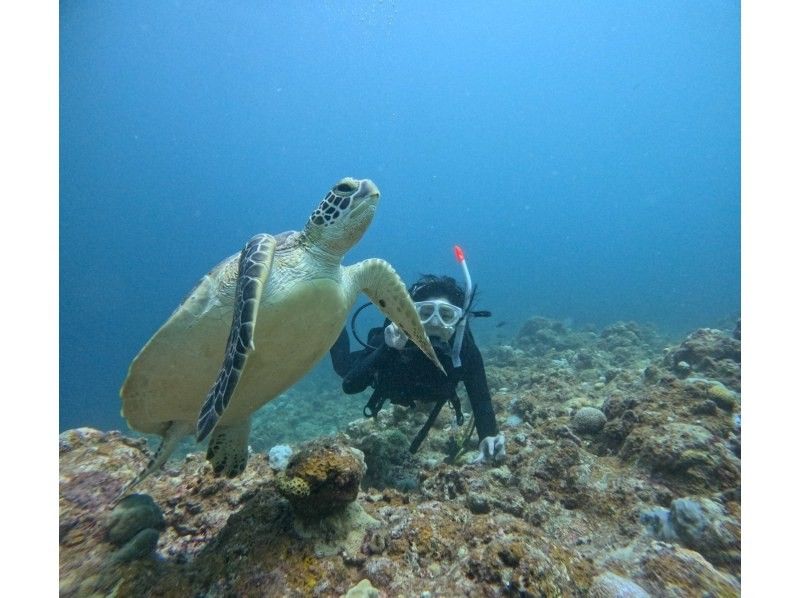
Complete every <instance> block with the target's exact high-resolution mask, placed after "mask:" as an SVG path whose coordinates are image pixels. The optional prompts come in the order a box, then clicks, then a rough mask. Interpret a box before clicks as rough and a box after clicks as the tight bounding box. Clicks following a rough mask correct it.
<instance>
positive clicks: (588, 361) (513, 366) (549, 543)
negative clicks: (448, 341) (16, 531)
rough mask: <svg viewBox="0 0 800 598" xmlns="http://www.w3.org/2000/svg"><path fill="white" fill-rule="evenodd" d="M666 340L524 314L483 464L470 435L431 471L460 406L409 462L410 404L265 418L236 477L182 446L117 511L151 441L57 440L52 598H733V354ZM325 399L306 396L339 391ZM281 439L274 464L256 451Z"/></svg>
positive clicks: (497, 381)
mask: <svg viewBox="0 0 800 598" xmlns="http://www.w3.org/2000/svg"><path fill="white" fill-rule="evenodd" d="M667 345H668V343H667V341H665V340H664V339H660V338H659V337H658V336H657V335H656V334H655V333H654V332H653V331H652V330H651V329H649V328H647V327H643V326H640V325H638V324H635V323H630V322H627V323H618V324H614V325H611V326H608V327H606V328H605V329H603V330H601V331H600V332H596V331H594V330H592V329H588V328H587V329H582V330H572V329H571V328H570V326H568V325H567V324H565V323H563V322H554V321H551V320H547V319H545V318H534V319H533V320H531V321H530V322H528V323H526V324H525V325H524V326H523V327H522V329H521V330H520V333H519V335H518V336H517V337H516V338H514V339H512V340H511V341H510V344H507V345H500V346H496V347H486V348H485V351H484V354H485V357H486V365H487V376H488V378H489V381H490V387H491V390H492V394H493V402H494V405H495V409H496V412H497V419H498V422H500V426H501V429H503V431H504V432H505V435H506V452H507V458H506V460H505V462H504V463H503V464H502V465H498V466H489V465H480V464H471V461H472V459H473V458H474V457H475V455H476V454H477V453H476V452H475V451H476V448H477V439H476V438H474V437H473V438H471V439H470V440H468V441H467V443H466V449H467V451H466V453H465V454H464V455H462V456H461V457H459V458H458V459H456V460H455V462H453V460H452V459H451V458H449V456H448V455H449V454H450V448H451V447H452V446H453V444H454V443H456V444H458V443H460V442H461V441H462V440H463V435H464V432H465V431H466V429H467V428H466V425H468V422H469V417H470V414H469V413H468V412H467V413H466V414H465V415H466V416H467V424H465V425H464V426H461V427H459V426H458V425H457V424H456V422H455V421H454V418H453V417H452V415H448V411H447V410H444V411H443V412H442V413H441V414H440V417H439V419H438V420H437V422H436V424H435V425H434V427H433V428H432V429H431V432H430V434H429V437H428V438H427V439H426V441H425V443H424V444H423V445H422V447H421V450H420V451H419V452H418V453H417V454H415V455H410V454H408V445H409V443H410V441H411V438H413V436H414V434H416V432H417V430H418V429H419V427H420V426H421V425H422V423H423V422H424V420H425V419H426V417H427V414H426V413H425V408H424V406H420V407H419V408H417V409H414V410H410V409H406V408H402V407H393V406H390V407H386V408H384V409H383V410H382V411H381V412H380V414H379V416H378V417H377V418H373V419H368V420H367V419H358V420H355V421H351V422H350V423H348V424H346V425H341V426H340V427H339V430H341V431H339V432H336V433H335V435H334V436H331V437H327V438H321V439H317V440H315V441H313V442H308V443H301V442H300V438H302V437H303V436H304V435H305V436H307V432H308V430H306V429H305V428H304V429H303V431H302V433H300V434H299V435H298V436H296V437H288V436H283V437H279V435H278V434H277V433H273V431H275V430H278V428H279V423H281V422H280V419H279V420H277V423H270V422H268V421H267V418H264V419H263V420H262V421H261V423H260V424H259V426H256V427H254V439H253V448H254V450H253V453H252V455H251V458H250V461H249V463H248V466H247V469H246V470H245V472H244V473H243V474H242V475H241V476H240V477H238V478H235V479H227V478H218V477H215V476H214V475H213V472H212V471H211V467H210V465H209V464H208V463H206V461H205V459H204V457H203V454H202V452H198V453H197V454H195V453H189V454H187V455H185V456H184V457H182V459H179V460H172V461H169V462H168V463H167V465H166V466H165V468H164V470H163V471H161V472H159V473H158V474H157V475H153V476H151V477H150V478H148V479H147V480H145V481H144V482H143V483H142V484H141V488H137V490H138V491H139V493H140V494H141V495H147V498H130V499H126V501H129V502H125V501H122V502H120V505H119V506H117V509H118V510H117V511H114V507H115V505H114V501H115V500H116V498H117V497H118V495H119V493H120V491H121V490H122V488H123V487H124V485H125V484H126V483H127V482H129V481H130V480H131V479H133V478H134V477H135V475H136V474H137V473H138V472H139V471H140V470H141V468H142V467H144V465H145V464H146V463H147V461H148V459H149V454H148V452H149V451H148V445H147V443H146V442H145V441H144V440H142V439H133V438H130V437H128V436H126V435H123V434H120V433H118V432H108V433H103V432H99V431H96V430H88V429H80V430H71V431H69V432H65V433H64V434H62V435H61V437H60V466H61V470H60V478H61V479H60V497H59V500H60V510H61V512H60V548H61V549H60V572H61V594H62V595H63V596H87V595H95V594H96V595H112V594H115V595H118V596H144V595H147V596H196V595H205V596H234V595H235V596H332V597H339V596H351V597H356V596H369V597H376V596H384V597H386V596H430V597H433V596H590V597H596V598H600V597H611V596H632V597H644V596H687V597H688V596H701V595H713V596H720V597H725V596H738V595H739V594H740V584H739V576H740V572H739V567H740V558H741V557H740V535H741V531H740V525H741V524H740V521H741V514H740V513H741V506H740V501H741V499H740V487H741V481H740V479H741V478H740V467H741V464H740V461H739V452H740V445H741V442H740V434H741V430H740V425H741V423H740V422H741V419H740V405H741V397H740V396H739V392H740V363H739V353H740V341H739V339H737V338H734V336H732V334H731V333H730V332H725V331H719V330H710V329H703V330H699V331H696V332H693V333H692V334H690V335H689V336H688V337H687V338H686V339H684V340H683V341H682V342H681V343H678V344H676V345H674V346H667ZM665 346H667V348H666V349H664V347H665ZM681 363H683V364H685V365H687V366H688V369H686V368H685V367H684V366H680V367H679V364H681ZM334 383H335V381H334V382H332V384H334ZM315 392H317V391H316V390H315ZM326 393H327V394H324V393H322V392H321V391H320V392H318V393H317V394H315V395H314V399H313V400H314V401H322V400H323V399H321V398H320V397H323V398H324V400H330V401H334V400H340V398H341V397H338V396H334V395H335V393H333V392H332V391H330V389H328V391H326ZM463 403H464V405H465V406H468V401H464V402H463ZM315 405H316V403H315ZM361 406H362V404H361V403H358V404H355V408H354V412H355V413H360V409H361ZM294 409H296V411H292V410H294ZM315 411H322V408H321V407H316V408H315ZM280 413H281V414H282V416H285V418H286V421H290V420H291V421H299V420H300V419H301V418H302V414H303V413H305V415H306V417H309V414H308V407H307V406H298V407H291V406H289V405H288V404H287V405H282V406H280ZM290 413H291V415H290ZM316 415H317V414H316V412H315V413H314V416H315V417H316ZM273 416H274V413H273ZM337 417H341V415H339V416H337ZM350 419H351V420H354V419H355V417H352V418H350ZM325 421H326V424H325V425H328V423H329V420H327V419H326V420H325ZM283 425H288V426H291V425H293V424H286V422H283ZM256 428H258V429H260V430H262V431H263V430H266V429H267V428H269V430H270V432H269V433H268V434H267V435H266V436H259V434H260V433H259V432H258V431H257V430H256ZM309 430H310V428H309ZM265 433H266V432H265ZM331 433H332V434H333V433H334V431H333V430H332V431H331ZM277 442H284V443H286V444H289V445H291V448H292V449H293V452H292V455H291V457H290V459H289V461H288V464H287V466H286V468H285V470H281V469H280V467H274V468H273V467H271V465H275V464H276V463H277V462H278V460H277V457H275V458H273V459H271V460H269V459H268V458H267V456H266V454H265V453H266V451H268V450H269V448H270V447H272V446H274V445H275V444H276V443H277ZM197 450H198V451H199V450H200V449H199V448H197ZM359 451H360V452H361V453H363V457H362V456H361V454H360V452H359ZM282 452H284V454H285V451H283V450H282ZM149 497H152V501H151V500H150V498H149ZM114 513H116V514H114ZM158 513H163V524H164V525H163V530H162V529H159V528H160V524H159V521H160V520H159V518H158ZM112 530H113V531H112ZM140 534H141V537H140ZM137 538H138V539H137ZM112 540H113V541H112ZM134 540H135V541H134ZM131 542H133V543H132V544H131ZM153 546H155V548H154V550H153ZM126 547H128V548H126ZM123 549H125V550H124V552H122V553H121V552H120V551H121V550H123Z"/></svg>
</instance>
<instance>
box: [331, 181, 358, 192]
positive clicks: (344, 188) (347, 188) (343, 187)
mask: <svg viewBox="0 0 800 598" xmlns="http://www.w3.org/2000/svg"><path fill="white" fill-rule="evenodd" d="M334 189H335V190H336V191H339V192H340V193H352V192H353V191H355V190H356V185H355V183H350V182H347V183H339V184H338V185H336V186H335V187H334Z"/></svg>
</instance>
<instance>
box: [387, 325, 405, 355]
mask: <svg viewBox="0 0 800 598" xmlns="http://www.w3.org/2000/svg"><path fill="white" fill-rule="evenodd" d="M383 340H384V341H386V345H387V346H389V347H391V348H392V349H397V350H398V351H399V350H400V349H402V348H403V347H405V346H406V343H407V342H408V337H407V336H406V333H405V332H403V331H402V330H400V329H399V328H398V327H397V326H395V325H394V323H392V324H389V325H388V326H387V327H386V328H384V329H383Z"/></svg>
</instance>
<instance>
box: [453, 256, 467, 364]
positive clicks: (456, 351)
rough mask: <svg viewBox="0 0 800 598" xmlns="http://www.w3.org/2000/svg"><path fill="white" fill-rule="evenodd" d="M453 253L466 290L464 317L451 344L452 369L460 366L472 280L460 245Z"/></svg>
mask: <svg viewBox="0 0 800 598" xmlns="http://www.w3.org/2000/svg"><path fill="white" fill-rule="evenodd" d="M453 252H454V253H455V254H456V261H457V262H458V263H459V264H461V270H462V272H463V274H464V282H465V283H466V289H464V291H465V292H464V306H463V310H464V316H463V318H462V320H461V322H459V323H458V328H457V330H456V338H455V341H454V342H453V352H452V355H453V367H456V368H457V367H460V366H461V343H462V342H463V341H464V331H465V329H466V327H467V317H468V315H469V314H468V310H469V306H470V303H472V278H471V277H470V275H469V268H467V260H466V258H465V257H464V250H463V249H461V246H460V245H454V246H453Z"/></svg>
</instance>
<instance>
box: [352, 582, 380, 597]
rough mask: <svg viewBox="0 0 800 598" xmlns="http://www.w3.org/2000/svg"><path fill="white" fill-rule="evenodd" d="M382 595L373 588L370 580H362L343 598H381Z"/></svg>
mask: <svg viewBox="0 0 800 598" xmlns="http://www.w3.org/2000/svg"><path fill="white" fill-rule="evenodd" d="M380 595H381V593H380V592H379V591H378V590H376V589H375V588H373V587H372V584H371V583H369V580H368V579H362V580H361V581H359V582H358V583H357V584H356V585H354V586H353V587H352V588H350V589H349V590H347V594H344V596H343V597H342V598H379V597H380Z"/></svg>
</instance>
